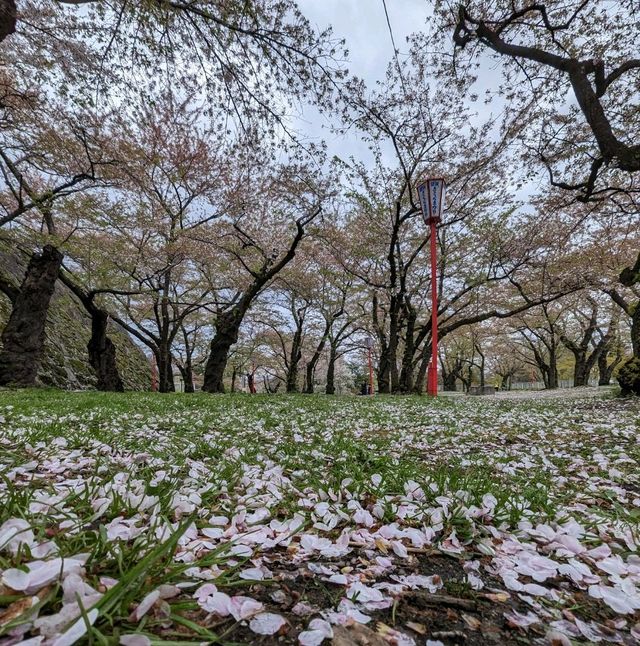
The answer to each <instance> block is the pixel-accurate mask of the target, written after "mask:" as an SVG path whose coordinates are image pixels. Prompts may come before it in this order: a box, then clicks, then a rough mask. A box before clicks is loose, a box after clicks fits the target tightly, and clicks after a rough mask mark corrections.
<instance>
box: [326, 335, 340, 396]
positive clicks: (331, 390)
mask: <svg viewBox="0 0 640 646" xmlns="http://www.w3.org/2000/svg"><path fill="white" fill-rule="evenodd" d="M336 355H337V351H336V348H334V347H333V346H332V347H331V352H330V353H329V364H328V365H327V387H326V388H325V393H326V394H327V395H335V394H336V383H335V379H336V359H337V356H336Z"/></svg>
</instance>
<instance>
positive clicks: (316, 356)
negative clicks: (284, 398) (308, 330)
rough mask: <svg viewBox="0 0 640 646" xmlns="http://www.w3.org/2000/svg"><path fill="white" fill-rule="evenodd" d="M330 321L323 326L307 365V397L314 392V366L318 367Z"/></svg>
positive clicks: (329, 328)
mask: <svg viewBox="0 0 640 646" xmlns="http://www.w3.org/2000/svg"><path fill="white" fill-rule="evenodd" d="M333 320H335V319H332V320H331V321H327V322H326V324H325V328H324V331H323V333H322V338H321V339H320V342H319V343H318V345H317V346H316V349H315V352H314V353H313V356H312V357H311V359H310V360H309V363H308V364H307V384H306V385H307V387H306V388H305V392H306V393H308V394H309V395H312V394H313V391H314V383H313V382H314V376H315V373H316V366H317V365H318V361H320V357H321V356H322V351H323V350H324V346H325V345H326V344H327V338H328V336H329V331H330V330H331V323H332V322H333Z"/></svg>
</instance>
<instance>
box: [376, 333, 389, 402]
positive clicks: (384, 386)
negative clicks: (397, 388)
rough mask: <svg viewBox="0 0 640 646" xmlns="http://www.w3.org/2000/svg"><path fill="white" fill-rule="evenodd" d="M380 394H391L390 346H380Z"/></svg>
mask: <svg viewBox="0 0 640 646" xmlns="http://www.w3.org/2000/svg"><path fill="white" fill-rule="evenodd" d="M377 376H378V392H379V393H390V392H391V362H390V361H389V346H387V345H386V344H384V345H382V344H381V346H380V361H379V362H378V375H377Z"/></svg>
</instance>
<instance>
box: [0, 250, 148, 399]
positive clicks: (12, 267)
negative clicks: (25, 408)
mask: <svg viewBox="0 0 640 646" xmlns="http://www.w3.org/2000/svg"><path fill="white" fill-rule="evenodd" d="M0 266H2V268H3V272H4V276H5V277H11V278H12V279H13V280H12V282H14V283H15V285H16V286H17V285H19V284H20V282H21V280H22V277H23V275H24V270H25V269H26V264H25V263H24V262H22V260H21V259H20V258H19V257H18V256H17V255H16V254H15V253H13V252H12V251H11V250H9V249H8V248H7V247H6V246H4V245H2V244H0ZM10 313H11V302H10V301H9V299H8V298H7V297H6V296H5V295H4V294H3V293H2V292H0V332H1V331H2V330H3V329H4V326H5V325H6V322H7V320H8V318H9V315H10ZM46 334H47V338H46V342H45V351H44V357H43V361H42V365H41V367H40V371H39V373H38V381H39V383H40V384H41V385H43V386H53V387H56V388H64V389H67V390H77V389H89V388H95V386H96V382H97V379H96V375H95V372H94V370H93V368H92V367H91V366H90V365H89V356H88V353H87V343H88V342H89V338H90V336H91V318H90V317H89V315H88V314H87V313H86V312H85V310H84V308H83V307H82V305H81V304H80V303H79V302H78V301H77V300H76V299H75V297H74V296H73V294H72V293H71V292H70V290H69V289H67V287H65V286H64V285H63V284H62V283H60V282H58V284H57V286H56V291H55V293H54V296H53V298H52V300H51V306H50V308H49V314H48V316H47V326H46ZM109 336H110V337H111V339H112V340H113V342H114V343H115V345H116V360H117V363H118V370H119V371H120V376H121V377H122V381H123V382H124V385H125V388H126V389H127V390H149V389H150V387H151V370H150V367H149V363H148V361H147V358H146V357H145V355H144V353H143V352H142V350H141V349H140V348H139V347H138V346H137V345H136V344H135V343H133V341H132V340H131V338H130V337H129V335H128V334H127V333H126V331H125V330H123V329H122V328H121V327H120V326H118V325H117V324H114V323H113V322H110V323H109Z"/></svg>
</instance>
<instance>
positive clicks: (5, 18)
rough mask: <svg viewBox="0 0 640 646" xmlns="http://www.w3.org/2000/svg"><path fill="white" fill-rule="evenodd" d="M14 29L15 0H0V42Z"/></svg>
mask: <svg viewBox="0 0 640 646" xmlns="http://www.w3.org/2000/svg"><path fill="white" fill-rule="evenodd" d="M15 30H16V3H15V0H0V42H2V41H3V40H4V39H5V38H6V37H7V36H9V35H10V34H12V33H13V32H14V31H15Z"/></svg>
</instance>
